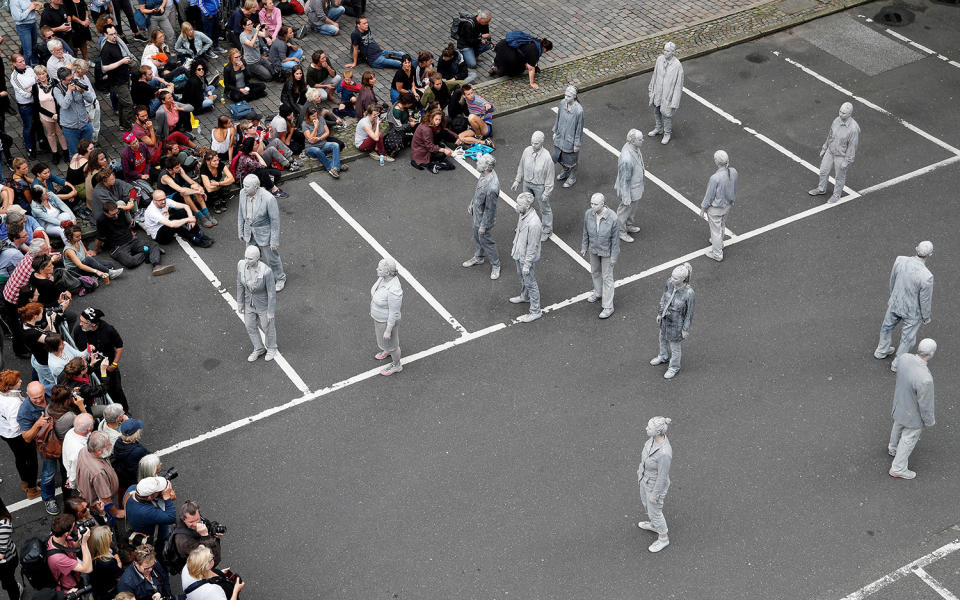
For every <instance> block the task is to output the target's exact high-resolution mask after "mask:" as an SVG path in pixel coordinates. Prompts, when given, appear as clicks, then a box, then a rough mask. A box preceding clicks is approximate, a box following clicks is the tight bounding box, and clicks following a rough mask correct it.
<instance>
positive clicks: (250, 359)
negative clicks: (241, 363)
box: [247, 350, 267, 362]
mask: <svg viewBox="0 0 960 600" xmlns="http://www.w3.org/2000/svg"><path fill="white" fill-rule="evenodd" d="M266 352H267V351H266V350H254V351H253V352H251V353H250V356H248V357H247V362H254V361H256V360H257V359H258V358H260V357H261V356H263V355H264V354H266Z"/></svg>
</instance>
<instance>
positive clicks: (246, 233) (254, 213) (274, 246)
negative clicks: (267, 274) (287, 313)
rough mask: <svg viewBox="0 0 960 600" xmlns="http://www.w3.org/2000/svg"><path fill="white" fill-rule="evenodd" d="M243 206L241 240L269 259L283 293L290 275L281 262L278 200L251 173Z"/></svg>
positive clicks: (239, 215)
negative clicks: (285, 271)
mask: <svg viewBox="0 0 960 600" xmlns="http://www.w3.org/2000/svg"><path fill="white" fill-rule="evenodd" d="M239 206H240V210H238V211H237V234H238V235H239V237H240V241H242V242H246V243H247V245H248V246H256V247H257V248H259V249H260V256H262V257H263V258H265V259H266V260H267V263H268V264H269V265H270V269H271V270H273V277H274V279H276V281H277V285H276V288H277V291H278V292H279V291H280V290H282V289H283V286H284V285H286V283H287V274H286V273H284V272H283V262H282V261H281V260H280V209H279V208H278V207H277V198H276V196H274V195H273V194H271V193H270V192H268V191H267V190H265V189H263V188H262V187H260V179H259V178H257V176H256V175H252V174H251V175H247V176H246V177H244V178H243V188H242V189H241V190H240V200H239Z"/></svg>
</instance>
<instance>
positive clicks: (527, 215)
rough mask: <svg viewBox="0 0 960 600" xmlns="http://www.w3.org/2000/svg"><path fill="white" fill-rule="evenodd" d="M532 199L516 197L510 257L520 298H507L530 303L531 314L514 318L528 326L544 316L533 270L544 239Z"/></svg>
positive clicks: (531, 196) (524, 195)
mask: <svg viewBox="0 0 960 600" xmlns="http://www.w3.org/2000/svg"><path fill="white" fill-rule="evenodd" d="M537 133H540V132H539V131H538V132H537ZM534 135H536V133H535V134H534ZM542 135H543V134H541V136H542ZM541 140H542V138H541ZM528 150H529V148H528ZM524 152H526V151H524ZM533 200H534V196H533V194H531V193H530V192H526V191H525V192H521V193H520V194H517V212H518V213H519V217H518V219H517V229H516V231H515V232H514V235H513V246H512V248H511V250H510V257H511V258H513V260H514V262H515V263H516V264H517V275H519V276H520V295H519V296H514V297H512V298H510V302H511V303H512V304H523V303H525V302H527V303H529V304H530V311H529V312H528V313H527V314H525V315H520V316H519V317H517V321H518V322H520V323H530V322H533V321H536V320H537V319H539V318H540V317H542V316H543V312H542V311H541V310H540V287H539V286H538V285H537V275H536V269H535V267H536V265H537V261H538V260H540V244H541V243H542V242H541V240H543V236H542V235H541V227H542V226H541V224H540V217H538V216H537V211H535V210H531V207H532V206H533Z"/></svg>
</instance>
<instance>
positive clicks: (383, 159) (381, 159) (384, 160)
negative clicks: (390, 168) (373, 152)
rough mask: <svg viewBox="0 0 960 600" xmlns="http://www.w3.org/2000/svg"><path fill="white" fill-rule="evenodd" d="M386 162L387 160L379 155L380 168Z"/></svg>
mask: <svg viewBox="0 0 960 600" xmlns="http://www.w3.org/2000/svg"><path fill="white" fill-rule="evenodd" d="M386 160H387V159H385V158H384V157H383V155H382V154H381V155H380V166H381V167H382V166H383V163H385V162H386Z"/></svg>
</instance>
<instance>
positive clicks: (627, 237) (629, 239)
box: [620, 232, 634, 242]
mask: <svg viewBox="0 0 960 600" xmlns="http://www.w3.org/2000/svg"><path fill="white" fill-rule="evenodd" d="M620 239H621V240H622V241H624V242H632V241H634V238H633V236H632V235H630V234H629V233H626V232H621V233H620Z"/></svg>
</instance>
